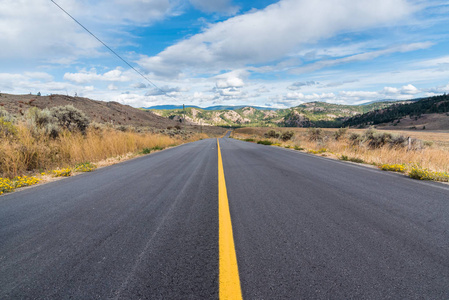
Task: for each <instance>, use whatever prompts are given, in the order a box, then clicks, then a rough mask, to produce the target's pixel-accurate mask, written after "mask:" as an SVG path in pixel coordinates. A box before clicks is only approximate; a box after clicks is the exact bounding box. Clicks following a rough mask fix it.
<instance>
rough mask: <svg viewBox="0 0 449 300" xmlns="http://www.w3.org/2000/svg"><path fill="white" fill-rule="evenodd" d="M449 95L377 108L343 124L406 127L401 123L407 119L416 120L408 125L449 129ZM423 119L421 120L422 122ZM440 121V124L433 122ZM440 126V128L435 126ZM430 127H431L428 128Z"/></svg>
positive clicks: (407, 124)
mask: <svg viewBox="0 0 449 300" xmlns="http://www.w3.org/2000/svg"><path fill="white" fill-rule="evenodd" d="M448 113H449V95H446V94H444V95H441V96H433V97H428V98H420V99H415V100H414V101H409V102H406V103H395V104H394V105H391V106H389V107H385V108H380V109H375V110H372V111H369V112H366V113H364V114H361V115H357V116H353V117H351V118H349V119H347V120H345V121H344V122H343V126H353V127H366V126H371V125H381V126H386V125H387V124H390V125H391V126H399V127H404V126H403V125H402V124H401V125H399V124H400V123H404V121H405V120H406V119H408V120H412V121H415V122H410V121H407V122H405V124H406V126H408V127H413V126H415V127H416V126H417V125H419V126H426V124H429V123H432V125H431V124H429V125H430V126H431V128H432V129H434V130H437V129H449V127H447V125H445V124H446V123H447V124H449V121H448V119H449V116H448ZM423 118H424V119H425V120H422V119H423ZM420 121H421V122H420ZM435 122H438V123H439V124H440V126H437V125H435V124H433V123H435ZM434 127H439V128H434ZM409 129H414V128H409ZM428 129H430V128H428Z"/></svg>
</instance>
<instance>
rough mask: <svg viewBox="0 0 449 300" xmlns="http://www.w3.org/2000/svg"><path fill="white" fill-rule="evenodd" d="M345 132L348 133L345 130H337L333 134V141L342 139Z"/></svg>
mask: <svg viewBox="0 0 449 300" xmlns="http://www.w3.org/2000/svg"><path fill="white" fill-rule="evenodd" d="M347 131H348V129H347V128H338V130H337V131H335V132H334V138H335V140H336V141H338V140H339V139H341V138H342V137H344V136H345V135H346V132H347Z"/></svg>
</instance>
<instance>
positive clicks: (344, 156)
mask: <svg viewBox="0 0 449 300" xmlns="http://www.w3.org/2000/svg"><path fill="white" fill-rule="evenodd" d="M339 159H340V160H344V161H352V162H355V163H359V164H361V163H364V162H365V161H364V160H363V159H360V158H357V157H349V156H347V155H342V156H340V157H339Z"/></svg>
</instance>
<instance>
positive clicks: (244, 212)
mask: <svg viewBox="0 0 449 300" xmlns="http://www.w3.org/2000/svg"><path fill="white" fill-rule="evenodd" d="M220 149H221V155H222V161H223V162H222V167H223V169H224V175H225V180H226V188H227V196H228V201H229V210H230V216H231V219H232V230H233V236H234V242H235V254H236V257H237V263H238V275H239V279H240V284H241V293H242V296H243V298H244V299H351V298H352V299H384V298H391V299H423V298H426V299H448V298H449V186H447V185H443V184H437V183H426V182H419V181H414V180H411V179H408V178H405V177H403V176H401V175H397V174H392V173H386V172H382V171H378V170H376V169H372V168H368V167H363V166H358V165H355V164H351V163H346V162H340V161H334V160H330V159H326V158H322V157H318V156H312V155H309V154H305V153H300V152H297V151H294V150H288V149H281V148H278V147H269V146H263V145H256V144H252V143H246V142H241V141H236V140H233V139H229V138H224V139H220ZM217 165H218V155H217V141H216V140H215V139H207V140H202V141H198V142H195V143H190V144H185V145H182V146H180V147H176V148H172V149H168V150H165V151H161V152H158V153H154V154H150V155H148V156H144V157H141V158H137V159H134V160H130V161H127V162H124V163H121V164H118V165H114V166H111V167H107V168H103V169H99V170H97V171H95V172H93V173H85V174H82V175H79V176H75V177H71V178H67V179H64V180H61V181H57V182H53V183H49V184H45V185H40V186H36V187H33V188H29V189H25V190H22V191H19V192H16V193H13V194H8V195H5V196H2V197H0V299H44V298H45V299H67V298H72V299H217V298H218V297H219V285H220V280H219V255H218V253H219V243H218V240H219V238H218V232H219V222H218V197H219V196H218V194H219V193H218V174H217ZM220 247H221V246H220Z"/></svg>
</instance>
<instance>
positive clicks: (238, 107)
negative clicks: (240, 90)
mask: <svg viewBox="0 0 449 300" xmlns="http://www.w3.org/2000/svg"><path fill="white" fill-rule="evenodd" d="M245 107H252V108H255V109H258V110H278V108H272V107H263V106H251V105H239V106H232V105H230V106H229V105H216V106H209V107H206V108H204V109H205V110H238V109H242V108H245Z"/></svg>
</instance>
